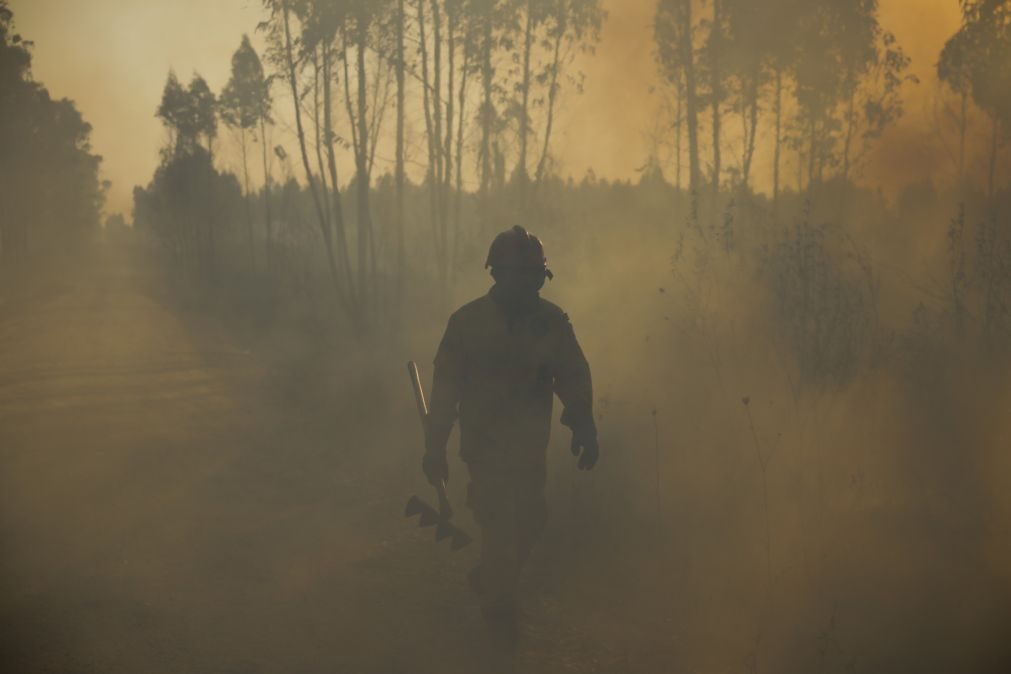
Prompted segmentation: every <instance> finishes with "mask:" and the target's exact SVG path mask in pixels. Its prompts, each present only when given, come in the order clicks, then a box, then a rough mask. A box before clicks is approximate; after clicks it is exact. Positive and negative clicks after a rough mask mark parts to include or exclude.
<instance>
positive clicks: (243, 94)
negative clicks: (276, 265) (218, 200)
mask: <svg viewBox="0 0 1011 674" xmlns="http://www.w3.org/2000/svg"><path fill="white" fill-rule="evenodd" d="M220 106H221V119H222V121H223V122H224V123H225V125H226V126H228V127H229V128H231V129H236V130H237V131H238V133H239V144H240V150H241V155H242V178H243V191H244V194H245V199H244V201H245V205H246V206H245V208H246V226H247V230H248V234H249V255H250V262H251V264H252V266H253V268H254V269H255V267H256V253H255V243H254V237H253V217H252V213H251V211H250V205H249V198H250V195H251V193H252V191H251V189H250V185H249V161H248V157H247V155H248V152H247V148H248V138H247V133H248V132H250V131H252V130H254V129H256V128H257V127H259V128H260V144H261V145H262V152H263V175H264V186H263V196H264V205H265V208H266V215H267V250H268V253H267V256H268V266H269V255H270V253H269V250H270V239H271V233H270V230H271V213H270V182H269V180H270V179H269V175H270V171H269V165H268V158H267V157H268V154H267V136H266V125H267V123H269V122H270V107H271V99H270V82H269V80H268V79H267V77H266V76H265V74H264V72H263V65H262V64H261V63H260V57H259V56H258V55H257V53H256V50H255V49H253V45H252V44H251V43H250V41H249V37H248V36H246V35H243V36H242V42H241V43H240V45H239V48H238V49H237V50H236V51H235V53H234V54H233V55H232V73H231V77H230V79H229V80H228V83H227V84H226V85H225V88H224V90H223V91H222V92H221V100H220Z"/></svg>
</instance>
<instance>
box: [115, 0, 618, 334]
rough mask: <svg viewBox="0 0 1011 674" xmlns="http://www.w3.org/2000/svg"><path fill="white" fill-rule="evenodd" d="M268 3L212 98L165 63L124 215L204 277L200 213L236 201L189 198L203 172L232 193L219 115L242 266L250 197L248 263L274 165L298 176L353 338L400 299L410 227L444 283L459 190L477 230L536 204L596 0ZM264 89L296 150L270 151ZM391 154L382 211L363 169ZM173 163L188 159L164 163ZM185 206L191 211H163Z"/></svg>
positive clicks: (598, 14)
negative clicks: (238, 215) (237, 195)
mask: <svg viewBox="0 0 1011 674" xmlns="http://www.w3.org/2000/svg"><path fill="white" fill-rule="evenodd" d="M264 12H265V15H266V16H265V19H264V20H263V21H262V22H261V24H260V25H259V27H258V30H259V31H260V33H261V34H262V35H263V36H264V38H265V42H266V45H267V47H266V50H265V53H264V54H263V55H262V56H261V55H260V54H257V53H256V51H255V49H254V48H253V46H252V44H251V42H250V40H249V39H248V37H244V38H243V40H242V43H241V44H240V46H239V48H238V49H237V51H236V52H235V55H234V56H233V59H232V72H231V78H230V80H229V82H228V84H227V85H226V86H225V87H224V89H223V91H222V92H220V94H217V95H215V94H213V93H212V92H210V90H209V88H208V87H207V85H206V82H205V81H204V80H203V78H202V77H200V76H199V75H195V76H194V78H193V80H192V81H191V82H190V83H189V84H188V85H187V86H183V85H182V84H181V83H180V82H179V81H178V79H177V78H176V76H175V75H174V74H172V73H170V75H169V77H168V80H167V82H166V85H165V89H164V94H163V98H162V102H161V105H160V107H159V109H158V112H157V114H158V116H159V118H161V120H162V121H163V123H164V124H165V126H166V128H167V129H168V142H167V144H166V148H165V150H164V151H163V161H162V165H161V167H160V168H159V169H158V172H157V174H156V176H155V179H154V181H153V182H152V183H151V184H150V185H149V186H148V187H147V188H138V190H136V191H135V204H136V210H137V213H138V214H140V215H141V218H140V220H141V221H145V222H149V223H150V224H151V226H152V229H153V230H155V231H158V232H160V235H159V236H160V238H162V239H163V240H165V241H167V242H168V243H169V246H170V248H171V249H172V250H173V251H174V253H175V254H176V255H177V257H178V258H179V259H184V258H185V259H186V260H187V263H186V264H189V265H190V266H192V267H194V268H199V269H202V270H204V272H205V273H207V274H210V275H213V273H214V262H213V261H214V259H215V252H214V250H215V246H216V243H215V242H216V240H217V238H216V236H215V223H218V224H219V226H220V224H221V221H220V213H218V214H217V217H216V216H215V215H213V214H212V211H213V210H214V208H216V207H220V206H221V204H227V203H229V202H231V201H234V199H233V197H234V194H231V196H223V197H222V198H221V199H218V200H217V202H216V203H217V206H214V205H213V204H211V202H209V201H207V199H205V198H203V197H201V196H200V194H202V193H203V192H204V191H206V190H207V185H208V184H209V183H208V182H207V181H212V182H213V181H218V182H219V183H221V187H222V189H224V190H225V191H226V192H228V191H229V190H232V187H234V186H229V185H226V183H227V182H228V180H227V178H226V177H225V176H224V175H223V174H221V173H220V172H218V171H217V170H216V169H215V168H214V152H213V144H214V140H215V139H216V137H217V127H218V124H219V123H223V124H224V125H225V126H226V127H228V128H229V129H232V130H234V131H235V132H236V133H237V134H238V137H239V142H238V144H239V148H240V157H241V165H242V176H241V182H240V185H239V187H240V188H241V193H242V198H243V199H244V202H245V206H244V211H245V215H244V219H245V221H246V229H247V240H248V249H249V262H250V265H251V266H256V265H257V261H256V260H257V256H258V254H257V250H256V249H257V243H256V239H257V237H256V236H254V234H253V222H254V218H253V216H252V210H251V209H252V201H253V200H254V199H253V198H254V197H256V200H258V201H259V202H260V204H259V205H260V206H262V212H263V216H264V217H263V221H264V223H265V229H266V232H265V237H264V241H263V246H262V248H263V250H262V253H261V254H260V255H259V257H261V258H262V265H263V266H264V267H265V268H267V269H269V267H270V265H271V258H272V251H273V250H274V234H275V232H274V229H275V227H274V224H275V223H274V215H273V210H272V209H273V208H274V207H275V206H274V203H275V201H276V199H277V198H278V195H277V194H275V192H281V191H282V187H281V186H276V189H274V187H275V186H273V185H272V182H273V171H274V165H275V164H276V163H277V162H280V163H281V165H282V166H283V167H284V168H285V170H286V171H288V173H289V175H288V179H289V180H295V179H297V180H298V181H299V182H300V183H301V184H302V185H304V186H305V190H306V192H307V198H308V201H309V203H310V204H311V215H312V220H313V221H314V222H315V228H316V231H317V234H318V240H319V243H320V245H321V247H322V251H323V253H324V257H325V261H326V268H327V270H328V275H329V278H330V283H331V286H332V288H333V290H334V295H335V297H336V298H337V301H338V303H339V305H340V307H341V310H342V312H343V313H344V314H345V316H346V317H347V318H348V319H349V321H350V322H351V323H352V324H354V325H355V326H357V327H358V329H359V330H362V331H364V330H367V329H368V326H369V325H370V324H371V323H372V322H373V319H374V314H376V313H377V312H378V311H381V310H383V308H385V309H386V310H389V311H387V313H390V312H392V313H396V309H395V308H396V306H398V305H400V304H402V302H403V301H404V300H403V298H404V294H405V287H406V284H407V280H406V279H407V274H406V269H407V266H408V260H407V258H408V254H407V239H408V235H407V233H406V232H407V229H408V228H411V227H413V228H415V229H418V228H423V229H425V230H427V235H426V240H427V245H428V246H430V250H426V251H425V253H426V254H430V255H431V256H432V258H433V259H434V261H435V265H434V267H435V270H436V274H437V277H438V279H439V285H440V287H441V288H442V290H441V292H442V293H443V294H445V293H448V291H449V289H450V288H451V286H452V285H453V283H454V281H455V275H456V270H457V269H458V268H459V256H460V251H461V248H462V247H463V246H464V245H466V244H465V243H464V242H465V240H466V238H467V237H468V236H472V235H474V233H473V232H465V231H463V230H464V228H463V226H462V214H463V211H464V208H465V205H464V202H465V201H467V200H469V199H473V200H475V201H476V202H477V203H479V204H480V205H481V207H480V208H476V213H477V214H478V216H479V217H480V218H481V219H482V222H481V223H480V224H479V228H480V229H481V230H482V233H488V232H490V231H492V229H494V227H496V226H499V225H503V224H504V222H499V220H502V221H505V220H509V219H512V218H516V217H523V215H524V214H525V213H527V212H529V211H530V210H531V209H532V208H533V206H534V204H536V203H537V200H538V192H539V188H540V186H541V185H542V184H543V183H544V181H545V179H546V178H547V177H548V176H549V174H550V173H551V141H552V136H553V134H554V131H555V115H556V112H557V108H558V104H559V98H560V93H561V92H562V90H563V89H564V88H565V87H566V86H568V87H569V88H571V89H574V90H578V89H579V88H580V87H581V81H580V74H579V73H578V72H575V71H574V69H573V63H574V61H575V57H576V56H577V55H578V54H579V53H581V52H585V51H590V50H592V49H593V47H594V45H595V44H596V42H597V40H598V39H599V35H600V30H601V26H602V24H603V21H604V12H603V10H602V9H601V6H600V0H413V1H411V0H382V1H379V2H375V1H365V0H342V1H334V0H298V1H296V0H268V1H266V2H264ZM275 96H276V97H277V99H278V100H283V101H284V105H285V106H286V108H285V110H284V115H285V117H286V118H288V119H291V120H293V121H294V129H293V131H294V136H295V141H296V144H297V145H296V147H297V153H296V156H295V157H289V156H288V154H287V152H286V150H285V149H284V147H283V146H280V145H278V146H275V147H274V148H273V149H271V148H270V145H271V144H272V142H271V137H272V128H273V125H274V122H273V116H274V115H275V110H274V107H275V105H276V104H275V102H274V99H275ZM415 117H420V118H421V120H422V121H423V126H422V133H421V134H420V135H421V141H420V143H418V145H420V147H421V150H420V154H421V156H420V157H419V156H413V151H414V148H415V144H412V142H411V141H412V139H411V138H409V137H408V132H409V127H410V124H409V122H410V121H411V120H413V119H414V118H415ZM391 127H392V128H391ZM250 140H255V141H256V142H257V143H258V144H259V146H260V152H259V155H260V156H259V161H260V162H261V164H262V171H263V176H264V181H263V185H261V186H260V188H259V190H258V194H254V190H253V187H252V186H251V184H250V178H249V169H248V160H249V152H248V147H249V141H250ZM389 150H392V155H393V157H392V161H390V162H389V163H391V164H392V171H389V172H387V174H386V175H385V176H384V178H386V179H390V180H391V182H392V184H391V185H390V187H391V192H392V195H391V196H392V200H391V204H392V207H390V208H385V204H383V205H381V207H380V210H382V212H383V218H382V221H381V222H377V221H376V213H375V211H376V205H375V203H374V201H375V198H374V194H373V193H374V190H375V187H376V185H375V180H374V175H375V166H376V162H377V158H378V157H380V155H381V154H384V155H388V153H389ZM343 157H349V158H350V159H351V160H352V162H353V166H354V170H353V173H352V175H351V176H349V177H347V178H345V177H342V176H341V175H340V173H339V168H340V167H341V166H342V165H343V162H342V161H341V159H342V158H343ZM383 159H384V160H386V159H388V156H384V157H383ZM197 164H199V165H200V166H201V167H202V168H201V169H200V170H201V176H202V178H201V179H202V180H203V183H202V184H200V185H198V184H196V183H195V182H186V180H184V179H183V178H182V177H180V178H178V179H177V180H175V181H174V182H173V178H172V177H171V176H172V175H173V174H175V173H177V172H178V173H180V174H184V175H191V176H193V175H196V174H195V173H194V171H195V170H196V169H195V165H197ZM182 165H188V166H189V167H190V168H189V169H187V170H186V171H182V170H177V169H174V168H173V167H179V166H182ZM296 167H297V168H296ZM409 174H413V175H414V176H415V177H416V179H417V180H420V186H421V187H422V189H423V191H424V192H425V194H426V198H425V202H426V203H425V206H424V208H423V210H421V211H420V212H419V209H416V208H412V209H411V210H410V212H409V211H408V208H407V206H406V200H407V198H408V197H407V195H408V193H409V192H410V191H411V189H412V188H413V187H414V186H413V185H411V181H410V180H409V178H408V176H409ZM212 176H216V177H212ZM471 176H476V183H475V184H474V185H471V186H469V185H467V184H466V183H468V182H469V181H470V178H471ZM172 189H175V190H176V193H174V194H173V193H172V192H171V190H172ZM232 192H234V190H232ZM190 196H192V198H190ZM176 202H186V203H187V204H188V205H187V206H181V205H178V204H177V203H176ZM194 202H195V203H199V204H200V205H199V206H198V210H199V211H200V213H201V214H202V215H197V214H193V213H190V214H189V215H184V214H181V213H175V212H173V209H177V208H186V209H189V208H190V206H191V205H192V203H194ZM495 204H499V205H502V204H508V207H503V209H502V211H503V212H502V215H501V217H497V218H492V217H491V214H492V213H493V212H495V211H496V208H495ZM493 219H494V220H495V221H494V222H493V221H492V220H493ZM408 221H410V224H409V223H408ZM200 223H202V224H200ZM190 230H192V231H190ZM391 280H392V281H391Z"/></svg>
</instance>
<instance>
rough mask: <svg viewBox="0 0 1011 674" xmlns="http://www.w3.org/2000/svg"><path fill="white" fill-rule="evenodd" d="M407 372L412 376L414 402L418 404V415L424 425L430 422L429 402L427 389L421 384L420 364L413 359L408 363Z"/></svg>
mask: <svg viewBox="0 0 1011 674" xmlns="http://www.w3.org/2000/svg"><path fill="white" fill-rule="evenodd" d="M407 373H408V374H409V375H410V376H411V386H412V388H413V389H414V402H416V403H417V404H418V416H419V417H421V425H422V427H424V426H426V425H427V424H428V403H426V402H425V389H424V388H423V387H422V386H421V374H420V373H419V372H418V364H417V363H415V362H414V361H413V360H412V361H409V362H408V363H407Z"/></svg>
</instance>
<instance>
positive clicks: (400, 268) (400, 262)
mask: <svg viewBox="0 0 1011 674" xmlns="http://www.w3.org/2000/svg"><path fill="white" fill-rule="evenodd" d="M405 14H406V10H405V8H404V0H397V47H396V49H397V64H396V76H397V147H396V168H395V169H394V174H395V177H394V181H395V184H396V196H395V197H394V199H395V202H396V203H395V211H396V222H397V224H396V227H397V298H396V302H397V304H396V308H397V312H396V316H397V318H398V319H399V318H400V312H401V311H402V309H403V306H404V295H405V290H406V288H407V277H406V274H407V270H406V262H407V248H406V243H405V231H404V230H405V222H404V217H405V216H404V183H405V182H406V175H405V171H404V122H405V112H404V100H405V98H406V95H405V85H406V82H405V77H404V74H405V73H404V71H405V70H406V67H407V64H406V63H405V62H404V23H405Z"/></svg>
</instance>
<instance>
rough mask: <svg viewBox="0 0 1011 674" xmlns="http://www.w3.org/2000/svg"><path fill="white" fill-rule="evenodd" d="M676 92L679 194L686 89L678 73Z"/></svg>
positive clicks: (675, 134) (675, 135) (677, 182)
mask: <svg viewBox="0 0 1011 674" xmlns="http://www.w3.org/2000/svg"><path fill="white" fill-rule="evenodd" d="M675 92H676V94H677V108H676V113H675V119H674V187H675V188H676V189H677V191H678V192H680V191H681V183H682V181H681V158H682V156H683V153H682V152H681V138H682V137H683V135H684V134H683V133H682V129H683V123H682V116H683V115H684V110H683V108H684V89H683V88H682V85H681V73H678V81H677V86H676V87H675Z"/></svg>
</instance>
